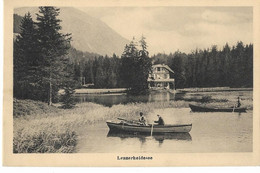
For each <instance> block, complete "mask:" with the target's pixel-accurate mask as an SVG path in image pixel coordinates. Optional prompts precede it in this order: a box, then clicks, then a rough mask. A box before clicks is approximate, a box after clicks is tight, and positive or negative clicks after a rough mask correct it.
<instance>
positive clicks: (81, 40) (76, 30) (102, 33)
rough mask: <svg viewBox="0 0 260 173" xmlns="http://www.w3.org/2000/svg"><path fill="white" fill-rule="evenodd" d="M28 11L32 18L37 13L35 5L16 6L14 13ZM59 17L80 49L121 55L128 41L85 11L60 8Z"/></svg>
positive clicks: (63, 27)
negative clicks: (26, 6)
mask: <svg viewBox="0 0 260 173" xmlns="http://www.w3.org/2000/svg"><path fill="white" fill-rule="evenodd" d="M28 11H29V12H30V13H31V15H32V17H33V19H34V20H35V19H36V14H35V13H38V8H37V7H28V8H25V7H24V8H17V9H15V10H14V13H15V14H18V15H21V16H24V14H25V13H27V12H28ZM59 19H61V20H62V22H61V26H62V32H63V33H72V40H73V41H72V43H71V44H72V46H73V47H75V48H76V49H78V50H81V51H87V52H93V53H98V54H101V55H105V54H107V55H112V54H113V53H116V54H117V55H121V54H122V52H123V50H124V46H125V45H126V44H127V43H129V41H128V40H127V39H125V38H123V37H122V36H120V35H119V34H118V33H116V32H115V31H114V30H113V29H111V28H110V27H109V26H108V25H106V24H105V23H104V22H102V21H101V20H99V19H96V18H94V17H91V16H89V15H88V14H86V13H85V12H82V11H80V10H78V9H75V8H72V7H63V8H61V9H60V15H59Z"/></svg>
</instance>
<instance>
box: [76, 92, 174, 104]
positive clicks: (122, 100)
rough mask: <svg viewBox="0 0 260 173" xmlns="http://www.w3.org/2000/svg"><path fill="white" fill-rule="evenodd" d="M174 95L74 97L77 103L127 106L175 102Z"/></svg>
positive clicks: (161, 93)
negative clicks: (138, 103) (142, 103)
mask: <svg viewBox="0 0 260 173" xmlns="http://www.w3.org/2000/svg"><path fill="white" fill-rule="evenodd" d="M175 96H176V94H173V93H170V92H166V91H164V92H152V93H150V94H148V95H138V96H129V95H126V94H122V93H120V94H78V95H75V99H76V101H77V102H94V103H98V104H102V105H105V106H109V107H111V106H113V105H116V104H127V103H136V102H144V103H146V102H161V101H171V100H175Z"/></svg>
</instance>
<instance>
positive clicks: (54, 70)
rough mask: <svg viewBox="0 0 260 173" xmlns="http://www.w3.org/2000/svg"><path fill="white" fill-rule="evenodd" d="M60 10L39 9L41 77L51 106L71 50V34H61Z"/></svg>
mask: <svg viewBox="0 0 260 173" xmlns="http://www.w3.org/2000/svg"><path fill="white" fill-rule="evenodd" d="M59 10H60V9H58V8H56V7H39V14H37V23H36V24H37V27H38V29H37V31H38V34H37V38H38V40H39V46H40V48H41V52H40V57H41V68H40V70H41V72H40V73H41V75H42V86H43V93H48V94H47V95H46V94H45V95H44V97H45V98H47V101H48V104H49V105H51V104H52V101H53V97H54V96H56V95H57V88H58V87H59V85H60V83H61V81H62V76H63V75H64V68H65V67H66V64H67V63H68V58H67V57H66V56H65V55H66V54H67V51H68V49H69V48H70V40H71V38H70V37H69V36H70V34H65V35H64V34H62V33H60V30H61V26H60V22H61V20H60V19H57V17H58V15H59Z"/></svg>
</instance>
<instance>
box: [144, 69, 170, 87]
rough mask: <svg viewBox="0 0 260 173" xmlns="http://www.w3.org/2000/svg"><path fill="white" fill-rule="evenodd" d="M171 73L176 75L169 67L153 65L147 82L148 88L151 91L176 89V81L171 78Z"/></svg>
mask: <svg viewBox="0 0 260 173" xmlns="http://www.w3.org/2000/svg"><path fill="white" fill-rule="evenodd" d="M170 73H172V74H174V72H173V70H172V69H170V67H169V66H168V65H164V64H156V65H153V66H152V72H151V73H150V74H149V77H148V80H147V81H148V87H149V88H150V89H175V84H174V79H173V78H170Z"/></svg>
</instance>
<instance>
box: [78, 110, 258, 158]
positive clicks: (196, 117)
mask: <svg viewBox="0 0 260 173" xmlns="http://www.w3.org/2000/svg"><path fill="white" fill-rule="evenodd" d="M157 113H158V114H160V115H161V116H162V117H163V118H164V120H165V123H166V124H176V123H185V124H186V123H192V130H191V132H190V133H189V134H172V135H167V134H164V135H153V136H150V135H127V134H113V133H112V134H111V133H109V129H108V127H107V125H106V123H105V122H101V123H99V124H95V125H89V126H86V127H84V128H83V129H81V131H80V133H79V143H78V145H77V152H79V153H98V152H100V153H114V152H115V153H176V152H184V153H185V152H252V148H253V144H252V141H253V140H252V138H253V137H252V133H253V113H252V111H248V112H247V113H223V112H222V113H193V112H190V109H189V108H168V109H157V110H155V111H154V112H152V113H150V114H149V115H147V120H148V122H150V123H151V122H153V121H154V120H156V114H157ZM136 118H137V119H138V117H136Z"/></svg>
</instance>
